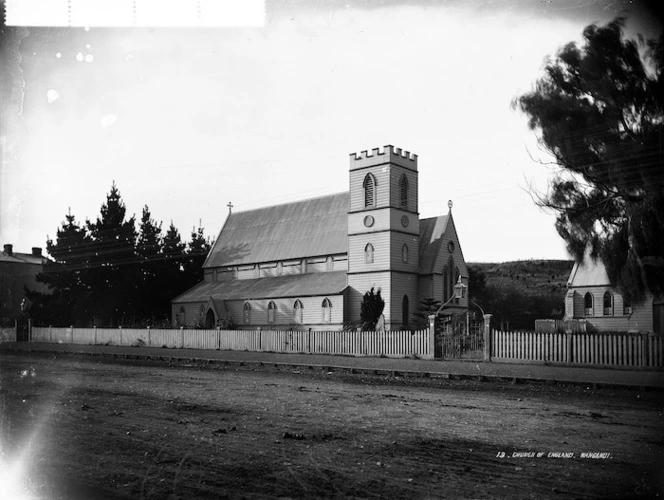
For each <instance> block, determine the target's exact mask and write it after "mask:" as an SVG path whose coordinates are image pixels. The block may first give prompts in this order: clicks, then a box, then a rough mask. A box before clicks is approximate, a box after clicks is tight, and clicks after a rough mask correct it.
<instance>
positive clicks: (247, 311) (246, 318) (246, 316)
mask: <svg viewBox="0 0 664 500" xmlns="http://www.w3.org/2000/svg"><path fill="white" fill-rule="evenodd" d="M243 320H244V324H245V325H248V324H249V323H251V305H250V304H249V302H245V303H244V316H243Z"/></svg>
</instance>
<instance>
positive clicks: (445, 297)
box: [443, 266, 450, 303]
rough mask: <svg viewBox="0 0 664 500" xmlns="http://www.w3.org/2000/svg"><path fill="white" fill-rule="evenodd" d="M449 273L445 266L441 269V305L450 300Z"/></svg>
mask: <svg viewBox="0 0 664 500" xmlns="http://www.w3.org/2000/svg"><path fill="white" fill-rule="evenodd" d="M449 279H450V278H449V273H448V272H447V266H445V267H444V268H443V303H445V302H447V300H448V299H449V298H450V296H449V288H448V287H449Z"/></svg>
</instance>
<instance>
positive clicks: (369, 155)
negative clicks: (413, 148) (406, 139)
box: [350, 144, 417, 171]
mask: <svg viewBox="0 0 664 500" xmlns="http://www.w3.org/2000/svg"><path fill="white" fill-rule="evenodd" d="M388 163H391V164H393V165H399V166H401V167H404V168H407V169H409V170H414V171H417V155H416V154H415V153H410V152H409V151H404V150H402V149H401V148H395V147H394V146H392V145H389V144H388V145H387V146H384V147H383V149H381V148H373V149H372V150H371V152H369V151H368V150H366V151H361V152H360V153H359V154H358V153H351V154H350V170H356V169H359V168H366V167H374V166H379V165H385V164H388Z"/></svg>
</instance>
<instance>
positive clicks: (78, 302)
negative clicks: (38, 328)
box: [27, 210, 91, 326]
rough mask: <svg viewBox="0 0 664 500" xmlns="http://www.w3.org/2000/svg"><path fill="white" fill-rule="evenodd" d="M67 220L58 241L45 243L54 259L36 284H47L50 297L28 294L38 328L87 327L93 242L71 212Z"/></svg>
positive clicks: (63, 224) (57, 235)
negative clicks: (51, 326)
mask: <svg viewBox="0 0 664 500" xmlns="http://www.w3.org/2000/svg"><path fill="white" fill-rule="evenodd" d="M65 218H66V221H65V222H63V223H62V227H60V228H59V229H58V230H57V234H56V239H55V241H53V240H51V239H50V238H49V239H48V240H47V241H46V249H47V251H48V254H49V255H50V256H51V258H50V259H48V260H47V261H46V263H45V264H44V268H43V271H42V272H41V273H40V274H39V275H38V276H37V281H39V282H41V283H45V284H46V285H47V286H48V288H49V290H50V291H51V293H47V294H44V293H40V292H35V291H28V292H27V295H28V298H29V299H30V301H31V303H32V305H31V307H30V315H31V317H32V318H33V319H34V320H35V321H36V322H37V323H38V324H54V325H77V326H78V325H84V324H85V318H86V317H87V316H88V313H89V308H90V287H89V285H88V268H89V262H90V257H91V253H90V252H91V239H90V236H89V235H88V233H87V231H86V229H85V227H81V226H80V225H79V224H78V223H77V222H76V218H75V217H74V216H73V215H72V213H71V210H70V211H69V213H68V214H67V215H66V217H65Z"/></svg>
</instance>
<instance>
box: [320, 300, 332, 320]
mask: <svg viewBox="0 0 664 500" xmlns="http://www.w3.org/2000/svg"><path fill="white" fill-rule="evenodd" d="M321 307H322V309H323V311H322V312H323V323H331V322H332V303H331V302H330V300H329V299H327V298H326V299H323V304H322V305H321Z"/></svg>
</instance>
